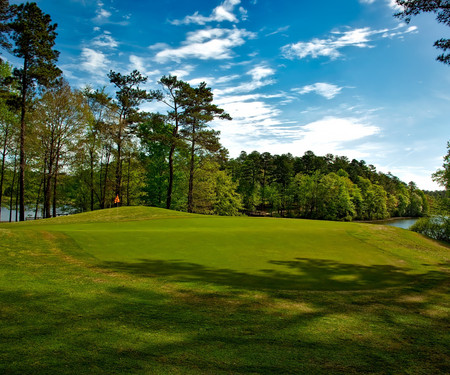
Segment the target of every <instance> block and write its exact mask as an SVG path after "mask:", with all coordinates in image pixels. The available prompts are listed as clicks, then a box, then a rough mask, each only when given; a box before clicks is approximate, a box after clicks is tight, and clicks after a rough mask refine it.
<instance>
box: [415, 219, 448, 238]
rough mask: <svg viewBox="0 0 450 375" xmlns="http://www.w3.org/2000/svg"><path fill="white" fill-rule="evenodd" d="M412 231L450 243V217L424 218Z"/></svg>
mask: <svg viewBox="0 0 450 375" xmlns="http://www.w3.org/2000/svg"><path fill="white" fill-rule="evenodd" d="M410 229H411V230H412V231H414V232H417V233H421V234H424V235H425V236H428V237H430V238H434V239H435V240H439V241H444V242H447V243H450V217H448V216H433V217H423V218H421V219H419V220H418V221H417V222H416V223H415V224H413V225H412V226H411V228H410Z"/></svg>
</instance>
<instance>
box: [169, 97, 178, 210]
mask: <svg viewBox="0 0 450 375" xmlns="http://www.w3.org/2000/svg"><path fill="white" fill-rule="evenodd" d="M174 113H175V128H174V129H173V132H172V145H171V146H170V152H169V186H168V187H167V201H166V208H167V209H168V210H170V206H171V205H172V191H173V155H174V154H175V148H176V141H177V137H178V125H179V124H178V107H177V104H176V102H175V104H174Z"/></svg>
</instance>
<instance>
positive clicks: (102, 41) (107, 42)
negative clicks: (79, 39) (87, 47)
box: [92, 31, 119, 48]
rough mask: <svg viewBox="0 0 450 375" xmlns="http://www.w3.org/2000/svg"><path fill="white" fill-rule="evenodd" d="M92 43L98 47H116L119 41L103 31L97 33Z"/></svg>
mask: <svg viewBox="0 0 450 375" xmlns="http://www.w3.org/2000/svg"><path fill="white" fill-rule="evenodd" d="M92 45H93V46H94V47H99V48H103V47H107V48H116V47H118V45H119V43H118V42H117V41H116V40H115V39H114V38H113V37H112V36H111V35H109V33H107V32H106V31H105V32H104V33H103V34H102V35H99V36H97V37H95V38H94V39H93V41H92Z"/></svg>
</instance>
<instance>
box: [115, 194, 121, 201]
mask: <svg viewBox="0 0 450 375" xmlns="http://www.w3.org/2000/svg"><path fill="white" fill-rule="evenodd" d="M114 203H120V199H119V194H117V196H116V199H114Z"/></svg>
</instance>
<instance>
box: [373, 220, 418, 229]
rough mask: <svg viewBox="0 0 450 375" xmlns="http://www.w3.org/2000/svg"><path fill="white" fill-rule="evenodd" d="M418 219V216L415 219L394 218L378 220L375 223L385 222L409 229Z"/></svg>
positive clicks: (385, 223)
mask: <svg viewBox="0 0 450 375" xmlns="http://www.w3.org/2000/svg"><path fill="white" fill-rule="evenodd" d="M417 220H419V219H417V218H413V219H394V220H385V221H376V222H374V223H375V224H384V225H390V226H392V227H398V228H403V229H409V227H410V226H411V225H413V224H414V223H415V222H416V221H417Z"/></svg>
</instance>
